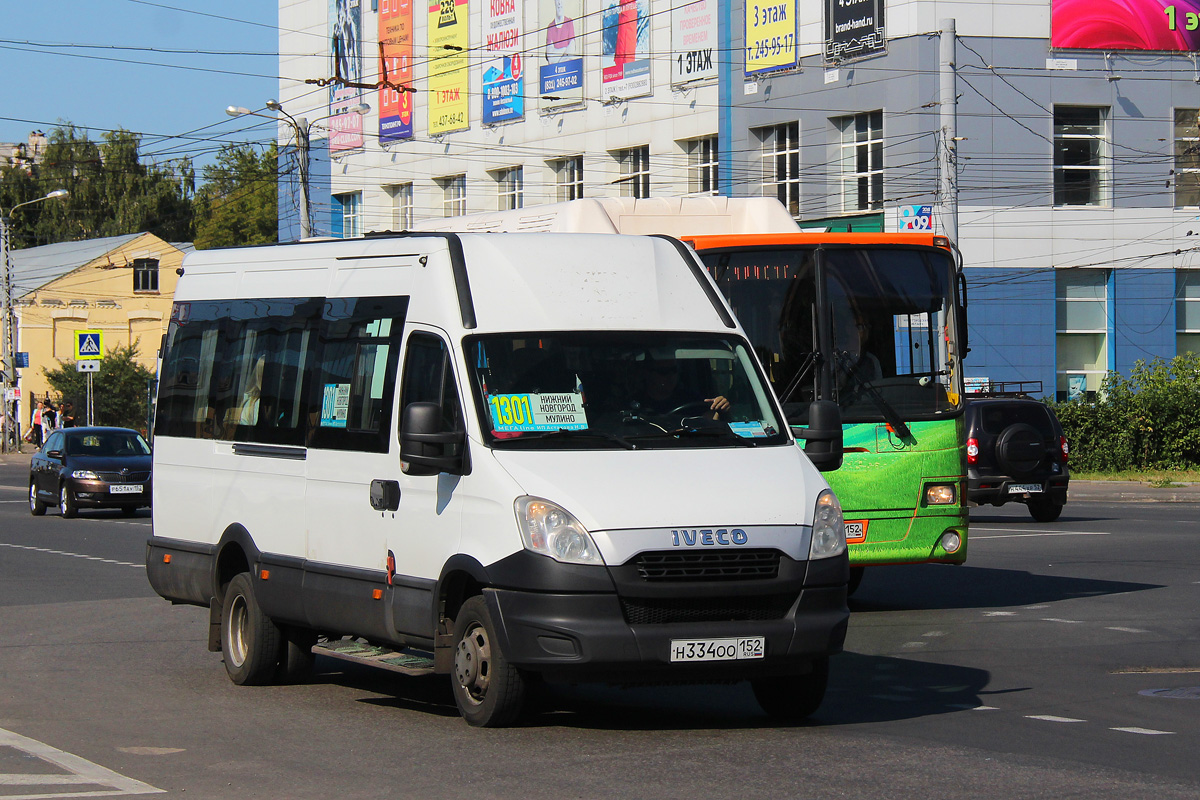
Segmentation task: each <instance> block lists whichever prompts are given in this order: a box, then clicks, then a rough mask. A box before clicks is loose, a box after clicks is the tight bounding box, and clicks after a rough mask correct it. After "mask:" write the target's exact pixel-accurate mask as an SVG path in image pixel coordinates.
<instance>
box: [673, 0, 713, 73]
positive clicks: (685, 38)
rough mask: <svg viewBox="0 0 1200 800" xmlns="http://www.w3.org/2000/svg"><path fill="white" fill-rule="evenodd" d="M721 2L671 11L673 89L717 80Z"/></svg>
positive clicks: (703, 0) (700, 1)
mask: <svg viewBox="0 0 1200 800" xmlns="http://www.w3.org/2000/svg"><path fill="white" fill-rule="evenodd" d="M719 52H720V51H719V50H718V49H717V0H696V1H695V2H693V3H688V4H687V5H685V6H679V7H677V8H673V9H671V85H672V86H677V85H679V84H681V83H691V82H692V81H702V80H706V79H708V78H715V77H717V57H718V55H719Z"/></svg>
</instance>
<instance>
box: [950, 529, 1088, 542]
mask: <svg viewBox="0 0 1200 800" xmlns="http://www.w3.org/2000/svg"><path fill="white" fill-rule="evenodd" d="M996 530H1004V529H1003V528H997V529H996ZM967 535H968V536H969V537H970V539H971V541H973V542H975V541H979V540H980V539H1029V538H1031V537H1036V536H1112V534H1111V533H1109V532H1108V531H1039V532H1037V533H1000V534H994V535H992V536H980V535H979V534H977V533H974V532H973V531H972V532H969V533H968V534H967Z"/></svg>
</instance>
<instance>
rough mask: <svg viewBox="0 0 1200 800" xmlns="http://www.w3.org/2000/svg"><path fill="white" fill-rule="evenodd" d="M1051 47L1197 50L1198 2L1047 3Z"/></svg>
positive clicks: (1119, 0)
mask: <svg viewBox="0 0 1200 800" xmlns="http://www.w3.org/2000/svg"><path fill="white" fill-rule="evenodd" d="M1050 46H1051V47H1065V48H1073V49H1090V50H1169V51H1185V52H1187V51H1196V50H1200V0H1169V2H1167V1H1166V0H1050Z"/></svg>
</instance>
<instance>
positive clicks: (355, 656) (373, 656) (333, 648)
mask: <svg viewBox="0 0 1200 800" xmlns="http://www.w3.org/2000/svg"><path fill="white" fill-rule="evenodd" d="M312 651H313V653H315V654H317V655H319V656H332V657H333V658H340V659H342V660H343V661H354V662H356V663H358V664H369V665H370V666H373V667H381V668H382V669H387V670H391V671H392V672H402V673H404V674H405V675H432V674H433V656H432V654H429V653H422V652H419V651H414V650H390V649H388V648H386V647H380V646H378V645H373V644H368V643H367V642H360V641H358V640H356V639H338V640H337V641H334V642H320V643H318V644H316V645H314V646H313V649H312Z"/></svg>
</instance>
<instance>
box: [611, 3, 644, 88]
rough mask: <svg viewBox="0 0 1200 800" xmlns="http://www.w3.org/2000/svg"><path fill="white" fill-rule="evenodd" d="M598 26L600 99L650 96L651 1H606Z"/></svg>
mask: <svg viewBox="0 0 1200 800" xmlns="http://www.w3.org/2000/svg"><path fill="white" fill-rule="evenodd" d="M600 22H601V26H602V28H601V38H600V99H601V100H602V101H605V102H607V101H609V100H614V99H617V98H620V99H622V100H628V99H629V98H631V97H644V96H645V95H648V94H650V0H605V6H604V13H603V14H601V16H600Z"/></svg>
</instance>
